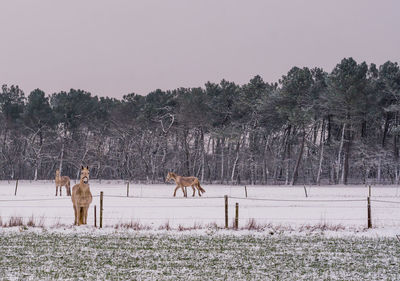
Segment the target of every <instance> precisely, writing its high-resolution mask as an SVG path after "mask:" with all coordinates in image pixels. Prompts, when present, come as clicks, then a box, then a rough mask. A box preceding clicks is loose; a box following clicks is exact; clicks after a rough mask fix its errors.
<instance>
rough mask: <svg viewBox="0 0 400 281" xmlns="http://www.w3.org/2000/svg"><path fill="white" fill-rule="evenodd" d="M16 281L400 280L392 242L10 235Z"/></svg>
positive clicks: (4, 270) (0, 263)
mask: <svg viewBox="0 0 400 281" xmlns="http://www.w3.org/2000/svg"><path fill="white" fill-rule="evenodd" d="M0 245H1V246H0V276H2V279H6V280H8V279H10V280H14V279H18V280H56V279H63V280H76V279H80V280H399V278H400V267H399V262H400V257H399V253H400V243H399V242H398V241H397V240H396V239H395V238H366V237H326V236H323V235H310V236H298V235H276V234H274V235H270V234H263V235H257V233H255V234H254V235H253V234H249V233H247V234H245V233H244V234H241V235H235V234H233V233H232V232H214V231H211V230H209V231H205V232H203V233H202V234H200V235H199V234H196V232H194V233H192V232H188V233H182V232H165V231H161V232H160V231H158V232H157V231H156V232H151V231H150V232H146V231H139V232H132V231H123V232H121V231H117V232H110V231H107V232H98V231H95V232H93V233H89V232H76V231H69V232H65V231H64V232H63V231H59V232H57V231H47V230H40V231H22V232H19V231H5V230H4V229H3V231H2V233H1V235H0Z"/></svg>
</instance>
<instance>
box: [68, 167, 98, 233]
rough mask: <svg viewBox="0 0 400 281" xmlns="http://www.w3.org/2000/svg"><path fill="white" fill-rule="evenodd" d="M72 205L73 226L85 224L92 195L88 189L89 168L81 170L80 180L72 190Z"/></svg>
mask: <svg viewBox="0 0 400 281" xmlns="http://www.w3.org/2000/svg"><path fill="white" fill-rule="evenodd" d="M71 200H72V204H73V206H74V213H75V222H74V224H75V225H81V224H87V216H88V209H89V205H90V203H92V200H93V198H92V193H91V192H90V188H89V166H86V168H84V167H83V166H82V170H81V180H80V182H79V184H76V185H74V187H73V188H72V197H71Z"/></svg>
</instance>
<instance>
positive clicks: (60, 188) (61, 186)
mask: <svg viewBox="0 0 400 281" xmlns="http://www.w3.org/2000/svg"><path fill="white" fill-rule="evenodd" d="M61 192H62V185H60V196H62V194H61Z"/></svg>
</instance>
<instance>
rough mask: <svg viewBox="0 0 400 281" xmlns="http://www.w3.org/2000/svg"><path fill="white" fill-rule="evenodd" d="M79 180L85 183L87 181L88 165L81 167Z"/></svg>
mask: <svg viewBox="0 0 400 281" xmlns="http://www.w3.org/2000/svg"><path fill="white" fill-rule="evenodd" d="M81 182H83V183H84V184H87V183H88V182H89V166H86V167H83V166H82V169H81Z"/></svg>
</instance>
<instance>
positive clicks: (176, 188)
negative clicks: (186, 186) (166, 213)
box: [174, 185, 180, 197]
mask: <svg viewBox="0 0 400 281" xmlns="http://www.w3.org/2000/svg"><path fill="white" fill-rule="evenodd" d="M179 187H180V186H179V185H177V186H176V187H175V190H174V197H175V196H176V191H177V190H178V188H179Z"/></svg>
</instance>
